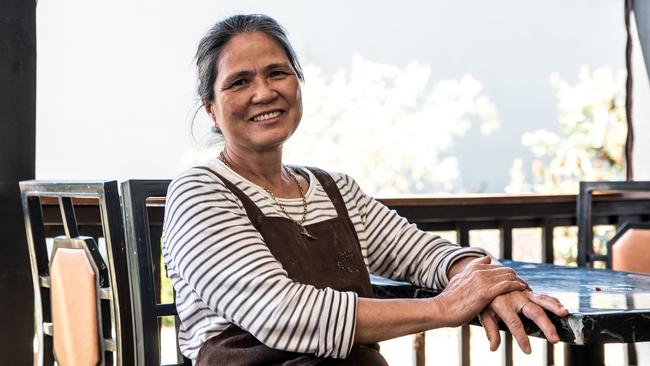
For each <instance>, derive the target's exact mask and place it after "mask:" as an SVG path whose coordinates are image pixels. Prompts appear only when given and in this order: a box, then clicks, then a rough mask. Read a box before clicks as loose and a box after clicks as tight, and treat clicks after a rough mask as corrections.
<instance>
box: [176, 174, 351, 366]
mask: <svg viewBox="0 0 650 366" xmlns="http://www.w3.org/2000/svg"><path fill="white" fill-rule="evenodd" d="M163 234H164V240H163V252H164V253H165V260H166V262H167V263H166V264H167V266H168V267H170V269H171V270H172V271H173V272H174V273H175V274H176V275H177V276H178V277H180V279H181V280H182V281H183V282H184V283H186V284H188V285H189V287H190V288H191V291H194V292H195V293H196V296H198V297H199V298H200V299H201V300H202V301H203V302H204V303H205V304H207V306H208V307H209V308H210V309H211V310H212V311H214V312H215V313H216V314H218V315H219V316H220V317H223V318H225V319H226V320H227V321H229V322H231V323H232V324H235V325H237V326H238V327H240V328H242V329H244V330H246V331H248V332H249V333H251V334H252V335H253V336H255V337H256V338H257V339H259V340H260V341H261V342H262V343H264V344H265V345H267V346H269V347H271V348H274V349H279V350H284V351H291V352H301V353H311V354H315V355H317V356H319V357H332V358H344V357H346V356H347V355H348V354H349V352H350V350H351V348H352V345H353V341H354V332H355V326H356V310H357V294H356V293H354V292H341V291H336V290H333V289H331V288H324V289H317V288H315V287H314V286H311V285H305V284H301V283H297V282H295V281H293V280H291V279H290V278H289V277H288V276H287V272H286V271H285V270H284V269H283V268H282V266H281V264H280V263H279V262H278V261H277V260H276V259H275V258H274V257H273V255H272V254H271V252H270V251H269V249H268V247H267V246H266V245H265V243H264V240H263V238H262V236H261V235H260V233H259V232H258V231H257V230H256V229H255V228H254V227H253V225H252V224H251V222H250V220H249V219H248V217H247V215H246V212H245V210H244V209H243V206H242V204H241V202H240V201H239V199H238V198H237V197H236V196H235V195H234V194H233V193H232V192H230V191H229V190H228V189H227V188H226V187H225V186H224V185H223V183H222V182H221V181H220V180H219V178H218V177H216V176H214V175H213V174H212V173H211V172H210V171H208V170H206V169H202V168H193V171H190V172H189V173H186V174H185V175H183V176H181V177H179V178H177V179H176V180H174V181H173V182H172V184H171V185H170V188H169V192H168V195H167V205H166V208H165V224H164V228H163Z"/></svg>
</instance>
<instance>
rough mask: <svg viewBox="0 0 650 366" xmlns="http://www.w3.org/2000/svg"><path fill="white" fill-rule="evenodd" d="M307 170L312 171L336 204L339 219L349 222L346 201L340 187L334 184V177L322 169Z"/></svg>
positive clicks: (310, 168)
mask: <svg viewBox="0 0 650 366" xmlns="http://www.w3.org/2000/svg"><path fill="white" fill-rule="evenodd" d="M305 168H306V169H308V170H309V171H311V172H312V173H313V174H314V176H315V177H316V179H318V181H319V182H320V184H321V185H322V186H323V189H324V190H325V192H326V193H327V196H328V197H329V198H330V201H332V204H334V208H335V209H336V213H337V214H338V215H339V217H340V218H342V219H346V220H348V221H349V220H350V217H349V215H348V210H347V208H346V207H345V201H343V197H342V196H341V192H340V191H339V187H338V186H337V185H336V182H334V179H333V178H332V176H331V175H329V173H327V172H326V171H324V170H322V169H320V168H315V167H305Z"/></svg>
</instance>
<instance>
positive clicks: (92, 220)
mask: <svg viewBox="0 0 650 366" xmlns="http://www.w3.org/2000/svg"><path fill="white" fill-rule="evenodd" d="M379 200H380V201H381V202H382V203H384V204H385V205H387V206H388V207H390V208H392V209H394V210H396V211H397V212H398V213H399V214H400V215H402V216H403V217H406V218H407V219H408V220H409V221H410V222H412V223H415V224H416V225H417V226H418V227H419V228H420V229H421V230H426V231H454V232H455V233H456V239H457V240H456V241H457V242H458V243H459V244H461V245H469V244H470V232H472V231H474V230H485V229H497V230H498V231H499V233H500V239H499V253H493V254H495V255H498V256H499V257H501V258H504V259H512V254H513V230H515V229H520V228H539V229H541V236H542V237H541V253H540V256H539V258H541V261H542V262H546V263H553V262H554V260H555V258H554V229H555V228H556V227H565V226H575V225H576V196H575V195H466V196H427V197H424V196H414V197H402V198H381V199H379ZM43 203H44V219H45V223H46V235H47V236H49V237H53V236H56V235H59V234H61V233H62V232H63V228H62V226H61V217H60V213H59V209H58V206H57V202H56V201H54V200H53V201H52V202H48V201H47V200H45V201H44V202H43ZM75 207H76V215H77V221H78V223H79V227H80V232H82V233H83V234H84V235H92V236H101V227H100V217H99V215H98V210H97V209H96V202H93V201H91V200H76V201H75ZM163 214H164V199H158V200H156V199H154V200H151V204H150V206H149V211H148V215H149V222H150V225H151V228H150V229H151V232H152V233H160V232H161V228H162V222H163ZM592 214H593V224H594V225H607V224H609V225H616V224H619V223H622V222H623V221H629V220H630V219H635V220H638V221H650V196H649V195H648V194H630V193H627V194H608V195H596V196H595V197H594V206H593V212H592ZM152 237H153V236H152ZM469 336H470V333H469V328H468V326H465V327H463V328H462V329H461V332H460V337H461V340H460V349H459V357H460V363H461V364H462V365H469V364H470V349H469V345H470V342H469ZM424 342H425V338H424V334H418V335H416V337H415V344H414V351H415V357H414V360H415V364H416V365H424V357H425V353H424ZM504 343H505V347H504V364H505V365H512V364H513V356H512V344H513V343H512V338H511V336H510V335H509V334H507V335H506V339H505V342H504ZM546 363H547V364H549V365H551V364H554V355H553V352H552V347H547V351H546Z"/></svg>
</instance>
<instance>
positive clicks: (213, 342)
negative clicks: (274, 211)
mask: <svg viewBox="0 0 650 366" xmlns="http://www.w3.org/2000/svg"><path fill="white" fill-rule="evenodd" d="M309 170H310V171H311V172H312V173H313V174H314V175H315V176H316V179H318V181H319V182H320V184H321V185H322V186H323V188H324V190H325V192H327V195H328V196H329V198H330V200H331V201H332V203H333V204H334V208H335V209H336V213H337V217H335V218H332V219H329V220H325V221H321V222H318V223H315V224H313V225H308V226H306V227H305V228H306V229H307V230H308V231H309V233H311V234H312V235H313V236H315V237H316V239H310V238H307V237H305V236H304V235H302V234H301V233H300V226H299V225H298V224H296V223H295V222H294V221H293V220H291V219H289V218H284V217H265V216H264V215H263V214H262V211H261V210H260V209H259V207H257V205H255V203H253V201H251V200H250V198H248V196H246V195H245V194H244V193H243V192H242V191H241V190H240V189H239V188H237V187H236V186H235V185H234V184H233V183H231V182H230V181H228V180H227V179H225V178H223V177H222V176H221V175H219V174H217V173H215V174H216V175H217V176H218V177H219V178H220V179H221V180H222V181H223V183H224V184H225V185H226V187H227V188H228V189H230V191H231V192H232V193H234V194H235V195H236V196H237V197H238V198H239V199H240V200H241V202H242V203H243V205H244V208H245V209H246V214H247V215H248V218H249V219H250V221H251V222H252V223H253V226H254V227H255V228H256V229H257V230H258V231H259V232H260V234H262V237H263V238H264V241H265V242H266V245H267V246H268V247H269V249H270V251H271V253H272V254H273V256H274V257H275V258H276V259H277V260H278V261H279V262H280V263H282V267H283V268H284V269H285V270H286V271H287V273H288V274H289V277H290V278H291V279H293V280H295V281H297V282H300V283H304V284H309V285H313V286H315V287H317V288H325V287H329V288H332V289H335V290H338V291H354V292H356V293H357V294H358V295H359V296H361V297H372V288H371V286H370V279H369V276H368V270H367V269H366V266H365V263H364V261H363V256H362V255H361V247H360V245H359V239H358V238H357V233H356V231H355V229H354V225H353V224H352V221H350V217H349V216H348V211H347V209H346V207H345V203H344V201H343V198H342V197H341V193H340V192H339V190H338V187H337V186H336V183H335V182H334V180H333V179H332V177H331V176H330V175H329V174H327V173H326V172H324V171H323V170H320V169H317V168H309ZM378 349H379V346H378V345H377V344H373V345H368V346H364V345H358V346H357V345H355V346H354V347H353V348H352V351H351V353H350V355H349V356H348V358H347V359H344V360H341V359H339V360H337V359H332V358H318V357H316V356H315V355H312V354H305V353H295V352H287V351H280V350H276V349H272V348H270V347H267V346H266V345H264V344H262V342H260V341H258V340H257V339H256V338H255V337H254V336H253V335H251V334H250V333H248V332H246V331H244V330H242V329H241V328H239V327H237V326H235V325H234V324H233V325H230V326H229V327H228V328H226V330H225V331H223V332H222V333H220V334H219V335H217V336H215V337H213V338H210V339H208V340H207V341H206V342H205V343H204V344H203V346H201V349H200V350H199V354H198V357H197V360H196V364H197V365H199V366H208V365H210V366H211V365H230V366H234V365H242V366H243V365H247V366H248V365H284V366H298V365H369V366H379V365H388V364H387V363H386V360H384V358H383V357H382V356H381V354H380V353H379V351H378Z"/></svg>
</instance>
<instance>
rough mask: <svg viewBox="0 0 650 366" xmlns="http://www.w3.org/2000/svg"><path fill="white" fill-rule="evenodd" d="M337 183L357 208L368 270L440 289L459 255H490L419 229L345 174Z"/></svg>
mask: <svg viewBox="0 0 650 366" xmlns="http://www.w3.org/2000/svg"><path fill="white" fill-rule="evenodd" d="M337 185H338V186H339V189H340V190H341V193H342V195H343V197H344V200H345V201H346V205H347V206H348V210H358V211H359V214H360V217H361V222H360V223H359V224H358V225H359V226H360V229H361V230H360V232H358V234H359V237H360V238H364V239H365V246H366V248H363V247H362V250H363V249H365V252H366V260H367V264H368V267H369V270H370V272H372V273H375V274H377V275H380V276H384V277H388V278H391V279H395V280H401V281H408V282H411V283H413V284H415V285H418V286H422V287H428V288H434V289H443V288H444V287H445V286H447V284H448V283H449V278H448V276H447V273H448V272H449V269H450V268H451V266H452V265H453V264H454V263H455V262H456V261H458V260H459V259H461V258H466V257H482V256H485V255H489V254H488V253H487V252H486V251H485V250H483V249H481V248H472V247H461V246H459V245H458V244H453V243H451V242H450V241H449V240H447V239H444V238H442V237H440V236H438V235H433V234H431V233H428V232H424V231H421V230H419V229H418V228H417V227H416V226H415V225H414V224H410V223H409V222H408V221H407V220H406V219H405V218H403V217H401V216H399V215H398V214H397V212H396V211H395V210H390V209H388V208H387V207H386V206H384V205H383V204H381V203H380V202H378V201H377V200H375V199H374V198H372V197H370V196H369V195H366V194H365V193H364V192H363V191H362V190H361V189H360V188H359V186H358V185H357V183H356V182H355V181H354V180H353V179H352V178H350V177H349V176H347V175H344V174H342V175H340V176H339V177H338V179H337Z"/></svg>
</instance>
